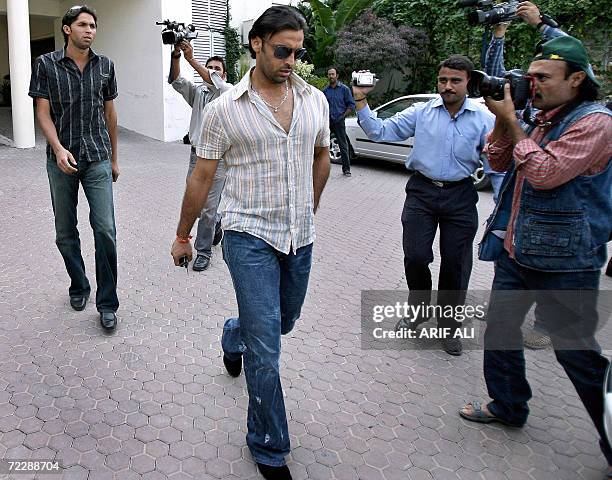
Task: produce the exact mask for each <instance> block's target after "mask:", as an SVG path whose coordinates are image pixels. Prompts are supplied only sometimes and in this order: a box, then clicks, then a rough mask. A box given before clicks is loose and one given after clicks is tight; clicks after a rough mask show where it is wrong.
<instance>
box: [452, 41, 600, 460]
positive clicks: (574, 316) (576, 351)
mask: <svg viewBox="0 0 612 480" xmlns="http://www.w3.org/2000/svg"><path fill="white" fill-rule="evenodd" d="M528 74H529V75H530V76H531V78H532V81H533V88H534V91H535V95H534V98H533V104H534V106H535V107H536V108H538V109H539V110H540V112H539V113H538V115H537V116H536V125H535V126H530V127H524V128H525V130H524V129H523V125H522V124H521V123H520V122H519V120H518V119H517V117H516V113H515V109H514V104H513V102H512V98H511V95H510V86H509V85H508V84H506V85H505V98H504V99H503V100H501V101H493V100H492V99H491V98H487V100H486V102H487V106H488V107H489V109H490V110H491V112H493V113H494V114H495V116H496V121H495V128H494V129H493V131H492V132H491V133H490V135H489V138H488V144H487V147H486V148H485V151H486V152H487V153H488V155H489V161H490V162H491V166H492V167H493V168H494V169H496V170H498V171H508V173H507V174H506V177H505V178H504V184H503V185H502V192H501V197H500V200H499V204H498V208H496V210H495V212H494V213H493V215H492V216H491V218H490V219H489V221H488V222H487V230H486V233H485V237H484V238H483V241H482V244H481V247H482V249H481V255H480V258H481V259H482V260H495V262H496V268H495V277H494V280H493V286H492V293H491V298H490V301H489V312H488V316H487V328H486V332H485V336H484V343H485V351H484V376H485V380H486V383H487V389H488V393H489V396H490V397H491V398H492V399H493V400H492V402H490V403H489V404H488V405H486V406H483V405H482V404H481V403H480V402H472V403H470V404H468V405H466V406H465V407H464V408H463V409H461V410H460V412H459V413H460V415H461V416H462V417H464V418H466V419H468V420H471V421H475V422H480V423H491V422H500V423H502V424H506V425H511V426H515V427H521V426H523V425H524V424H525V423H526V421H527V416H528V414H529V407H528V405H527V402H528V400H529V399H530V398H531V389H530V387H529V384H528V382H527V379H526V376H525V358H524V351H523V349H522V335H521V330H520V329H521V325H522V323H523V321H524V319H525V315H526V313H527V312H528V311H529V309H530V308H531V307H532V305H533V303H534V302H535V303H536V304H537V306H538V307H540V312H539V313H540V314H541V315H540V318H541V319H542V321H544V323H545V325H546V327H547V330H548V331H549V332H550V334H551V339H552V343H553V348H554V349H555V354H556V357H557V360H558V361H559V363H561V365H562V366H563V368H564V369H565V372H566V373H567V375H568V377H569V379H570V380H571V382H572V383H573V385H574V387H575V388H576V391H577V392H578V395H579V397H580V399H581V400H582V402H583V404H584V406H585V407H586V409H587V412H588V413H589V415H590V417H591V419H592V420H593V423H594V424H595V426H596V428H597V430H598V432H599V434H600V436H601V440H600V446H601V449H602V451H603V453H604V455H605V456H606V459H607V461H608V464H609V465H612V451H611V449H610V445H609V444H608V442H607V440H606V435H605V431H604V425H603V395H602V390H603V382H604V375H605V371H606V368H607V366H608V360H607V359H606V358H605V357H603V356H602V355H601V354H600V351H601V349H600V347H599V345H598V344H597V341H596V340H595V337H594V333H595V331H596V327H597V318H598V312H597V294H598V289H599V280H600V275H601V272H600V270H601V268H602V267H603V266H604V265H605V263H606V243H607V242H608V241H609V240H610V238H611V235H612V195H611V190H612V162H611V161H610V158H611V156H612V147H611V145H610V142H609V139H610V138H611V137H612V113H611V112H610V111H609V110H607V109H606V108H604V107H603V106H602V105H599V104H597V103H595V102H594V100H595V99H596V98H597V95H598V87H599V83H598V82H597V80H596V79H595V76H594V74H593V70H592V68H591V66H590V65H589V61H588V57H587V53H586V50H585V49H584V46H583V45H582V43H581V42H580V41H579V40H577V39H575V38H573V37H570V36H560V37H557V38H553V39H552V40H549V41H548V42H546V43H544V44H543V45H541V46H540V47H539V48H538V50H537V51H536V56H535V58H534V60H533V61H532V63H531V65H530V66H529V71H528ZM494 230H502V231H504V230H505V231H506V232H505V238H504V240H500V239H498V237H497V236H495V235H492V232H493V231H494ZM502 242H503V244H502ZM485 252H486V254H485ZM558 290H564V292H563V295H560V294H558V293H556V292H555V291H558ZM571 290H573V291H577V292H579V293H580V295H571V294H572V292H571ZM511 291H513V292H514V293H516V294H518V293H519V292H525V293H528V295H524V296H521V297H519V296H518V295H517V296H514V297H512V298H513V301H510V302H509V301H503V300H502V299H503V298H504V297H505V296H506V295H507V294H508V292H511ZM525 297H528V298H525ZM567 297H569V298H571V299H572V301H571V302H568V301H567ZM561 326H564V327H565V328H568V329H569V331H563V330H560V328H561Z"/></svg>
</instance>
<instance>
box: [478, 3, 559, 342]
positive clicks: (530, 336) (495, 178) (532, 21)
mask: <svg viewBox="0 0 612 480" xmlns="http://www.w3.org/2000/svg"><path fill="white" fill-rule="evenodd" d="M516 13H517V15H518V16H519V18H521V19H522V20H523V21H524V22H525V23H528V24H529V25H533V26H534V27H536V28H537V29H538V31H539V32H540V34H541V35H542V40H543V41H547V40H551V39H553V38H555V37H560V36H565V35H567V34H566V33H565V32H563V31H562V30H560V29H558V28H553V27H550V26H549V25H546V24H545V23H544V22H542V16H541V15H540V10H539V9H538V7H537V6H535V5H534V4H533V3H531V2H521V3H520V4H519V7H518V9H517V12H516ZM509 25H510V22H503V23H499V24H497V25H495V28H494V30H493V36H492V38H491V42H490V43H489V47H488V49H487V54H486V62H485V67H484V68H485V72H486V73H487V74H489V75H493V76H495V77H503V76H504V75H505V74H506V69H505V67H504V42H505V39H504V37H505V34H506V30H507V29H508V26H509ZM487 173H489V172H488V171H487ZM490 178H491V181H492V182H493V189H494V191H495V202H496V203H497V198H498V197H499V188H500V187H501V182H502V181H503V179H504V176H503V174H499V173H498V174H495V173H491V174H490ZM535 317H536V319H535V322H534V325H533V329H526V331H525V336H524V344H525V346H526V347H527V348H532V349H542V348H546V347H548V346H550V336H549V335H548V332H547V331H546V329H545V328H544V325H543V324H542V322H541V321H540V320H539V318H538V317H539V312H538V311H537V310H536V312H535Z"/></svg>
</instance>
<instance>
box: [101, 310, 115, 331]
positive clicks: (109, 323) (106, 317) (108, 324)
mask: <svg viewBox="0 0 612 480" xmlns="http://www.w3.org/2000/svg"><path fill="white" fill-rule="evenodd" d="M100 324H101V325H102V328H104V329H105V330H114V329H115V327H116V326H117V315H115V312H100Z"/></svg>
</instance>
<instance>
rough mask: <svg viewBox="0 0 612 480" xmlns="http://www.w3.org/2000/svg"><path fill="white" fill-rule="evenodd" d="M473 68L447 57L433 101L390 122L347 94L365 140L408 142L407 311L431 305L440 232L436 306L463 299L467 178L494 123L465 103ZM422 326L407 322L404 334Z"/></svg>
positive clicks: (471, 198)
mask: <svg viewBox="0 0 612 480" xmlns="http://www.w3.org/2000/svg"><path fill="white" fill-rule="evenodd" d="M473 69H474V65H473V64H472V62H471V61H470V59H468V58H467V57H464V56H461V55H452V56H451V57H449V58H448V59H446V60H444V61H443V62H441V63H440V66H439V72H438V92H439V93H440V97H439V98H435V99H433V100H431V101H429V102H427V103H418V104H415V105H413V106H411V107H410V108H408V109H406V110H404V111H402V112H399V113H398V114H396V115H395V116H393V117H391V118H389V119H386V120H384V121H383V120H380V119H378V118H377V117H376V115H375V114H374V113H373V112H372V111H371V110H370V108H369V107H368V104H367V101H366V95H367V93H369V91H370V90H371V87H370V88H360V87H353V95H354V99H355V102H356V105H357V115H358V118H359V123H360V125H361V127H362V128H363V130H364V132H365V133H366V135H367V136H368V138H369V139H370V140H374V141H378V142H381V141H387V142H389V141H390V142H393V141H400V140H405V139H407V138H410V137H412V136H414V137H415V140H414V147H413V150H412V153H411V154H410V155H409V156H408V158H407V159H406V168H407V169H408V170H413V171H414V175H412V176H411V177H410V179H409V180H408V183H407V184H406V201H405V203H404V210H403V212H402V225H403V246H404V269H405V272H406V282H407V283H408V288H409V289H410V296H409V302H410V303H411V304H420V303H421V302H423V303H424V304H426V305H427V304H429V303H430V302H431V289H432V279H431V272H430V270H429V264H430V263H431V262H433V251H432V246H433V241H434V238H435V236H436V231H437V229H438V226H439V228H440V257H441V258H440V276H439V279H438V290H439V294H438V305H458V304H461V303H463V302H464V300H465V291H466V290H467V288H468V283H469V279H470V274H471V270H472V244H473V241H474V237H475V235H476V230H477V229H478V212H477V210H476V202H477V201H478V194H477V192H476V189H475V188H474V184H473V181H472V178H471V175H472V173H474V171H475V170H476V169H477V168H478V167H479V166H480V160H479V159H480V154H481V152H482V149H483V147H484V145H485V136H486V134H487V133H488V132H489V131H490V130H492V128H493V123H494V117H493V115H492V114H491V113H490V112H489V111H488V110H487V109H486V108H484V107H482V106H480V105H479V104H478V102H476V101H475V100H472V99H469V98H466V93H467V82H468V79H469V77H470V74H471V72H472V70H473ZM425 321H427V318H426V317H421V318H418V319H414V318H412V319H410V322H412V325H411V328H415V327H416V326H417V325H418V324H419V323H422V322H425ZM438 326H439V327H441V328H450V331H451V332H452V333H454V331H455V329H456V328H457V327H459V326H460V323H459V322H456V321H455V320H453V319H450V320H448V319H438ZM452 333H451V335H450V337H451V338H448V337H447V338H444V339H442V345H443V347H444V350H445V351H446V352H447V353H449V354H450V355H460V354H461V352H462V346H461V341H460V340H459V339H455V338H452V337H453V335H452Z"/></svg>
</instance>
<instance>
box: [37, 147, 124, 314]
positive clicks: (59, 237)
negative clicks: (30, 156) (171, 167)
mask: <svg viewBox="0 0 612 480" xmlns="http://www.w3.org/2000/svg"><path fill="white" fill-rule="evenodd" d="M73 154H74V152H73ZM75 158H78V154H75ZM77 167H78V170H79V171H78V172H77V173H75V174H72V175H69V174H66V173H64V172H62V171H61V170H60V169H59V167H58V166H57V163H56V162H55V161H54V160H53V161H52V160H48V161H47V175H48V177H49V186H50V189H51V202H52V204H53V213H54V214H55V243H56V245H57V248H58V249H59V251H60V253H61V255H62V257H63V259H64V263H65V265H66V270H67V272H68V275H69V276H70V280H71V283H70V288H69V290H68V293H69V295H70V297H87V296H89V294H90V292H91V288H90V286H89V280H88V279H87V276H86V274H85V264H84V262H83V257H82V255H81V241H80V238H79V231H78V230H77V222H78V221H77V204H78V201H79V184H81V185H82V186H83V191H84V192H85V196H86V197H87V201H88V203H89V223H90V225H91V228H92V230H93V233H94V242H95V248H96V281H97V287H98V288H97V291H96V308H97V309H98V311H99V312H115V311H117V308H119V300H118V299H117V240H116V230H115V211H114V206H113V179H112V172H111V164H110V161H100V162H84V161H80V160H79V161H78V164H77Z"/></svg>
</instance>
